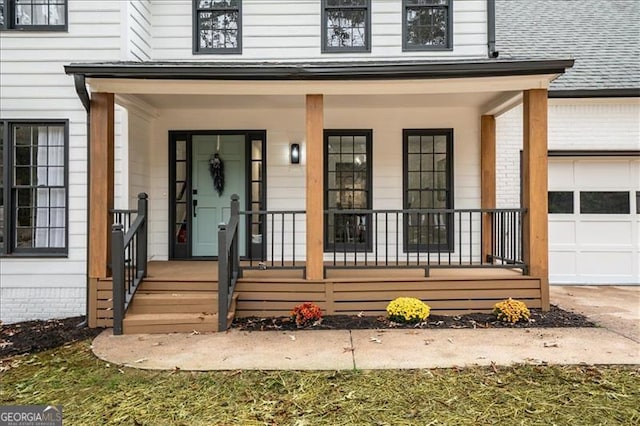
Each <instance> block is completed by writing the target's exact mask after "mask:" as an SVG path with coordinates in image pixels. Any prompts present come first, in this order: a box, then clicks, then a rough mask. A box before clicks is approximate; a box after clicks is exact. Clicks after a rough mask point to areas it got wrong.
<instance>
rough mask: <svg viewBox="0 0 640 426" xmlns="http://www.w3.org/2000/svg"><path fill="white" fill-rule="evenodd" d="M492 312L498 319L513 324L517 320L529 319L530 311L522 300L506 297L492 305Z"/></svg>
mask: <svg viewBox="0 0 640 426" xmlns="http://www.w3.org/2000/svg"><path fill="white" fill-rule="evenodd" d="M493 314H494V315H495V316H496V317H497V318H498V320H499V321H503V322H510V323H511V324H515V323H517V322H518V321H529V317H530V316H531V312H529V308H527V305H525V304H524V302H521V301H519V300H513V299H512V298H508V299H507V300H503V301H502V302H498V303H496V304H495V305H493Z"/></svg>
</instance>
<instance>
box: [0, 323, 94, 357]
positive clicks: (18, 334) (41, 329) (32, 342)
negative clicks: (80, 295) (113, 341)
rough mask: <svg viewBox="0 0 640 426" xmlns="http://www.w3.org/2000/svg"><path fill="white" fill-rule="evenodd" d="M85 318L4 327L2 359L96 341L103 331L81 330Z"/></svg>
mask: <svg viewBox="0 0 640 426" xmlns="http://www.w3.org/2000/svg"><path fill="white" fill-rule="evenodd" d="M83 320H84V317H72V318H64V319H52V320H46V321H25V322H19V323H15V324H0V358H5V357H9V356H13V355H20V354H25V353H33V352H40V351H45V350H47V349H53V348H56V347H58V346H62V345H65V344H67V343H71V342H75V341H77V340H84V339H87V338H91V337H95V336H97V335H98V334H100V333H101V332H102V329H101V328H87V327H82V328H78V324H80V323H81V322H82V321H83Z"/></svg>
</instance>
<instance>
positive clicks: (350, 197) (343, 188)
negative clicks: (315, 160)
mask: <svg viewBox="0 0 640 426" xmlns="http://www.w3.org/2000/svg"><path fill="white" fill-rule="evenodd" d="M327 133H328V131H327ZM369 138H370V135H369V134H367V135H363V134H354V135H348V134H347V135H335V134H334V135H326V137H325V143H326V144H327V147H326V150H327V154H326V163H325V176H326V182H327V187H326V190H325V191H326V192H325V202H326V206H327V208H329V209H349V210H350V209H369V208H370V207H371V200H370V196H369V186H370V179H371V176H370V169H369V166H368V164H367V162H368V160H369V157H368V156H369V155H370V154H369V149H370V144H371V141H370V140H368V139H369ZM326 232H327V236H326V243H327V244H334V243H335V244H365V243H367V241H368V237H367V236H368V235H369V234H368V232H369V230H368V229H367V215H366V214H350V213H348V214H336V215H333V217H332V215H329V216H328V219H327V228H326Z"/></svg>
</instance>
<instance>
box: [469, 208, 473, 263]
mask: <svg viewBox="0 0 640 426" xmlns="http://www.w3.org/2000/svg"><path fill="white" fill-rule="evenodd" d="M469 265H473V212H469Z"/></svg>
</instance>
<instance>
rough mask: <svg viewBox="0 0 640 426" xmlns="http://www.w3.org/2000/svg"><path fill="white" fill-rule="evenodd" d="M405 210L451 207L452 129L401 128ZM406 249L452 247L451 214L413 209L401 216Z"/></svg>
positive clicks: (441, 248) (423, 249)
mask: <svg viewBox="0 0 640 426" xmlns="http://www.w3.org/2000/svg"><path fill="white" fill-rule="evenodd" d="M403 153H404V158H403V170H404V173H403V175H404V176H403V187H404V191H403V205H404V208H405V209H453V129H405V130H403ZM404 228H405V232H404V248H405V250H406V251H410V252H411V251H414V252H415V251H428V250H434V249H437V250H450V249H452V248H453V215H452V214H447V213H438V212H424V213H423V212H416V213H409V214H406V215H405V217H404Z"/></svg>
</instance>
